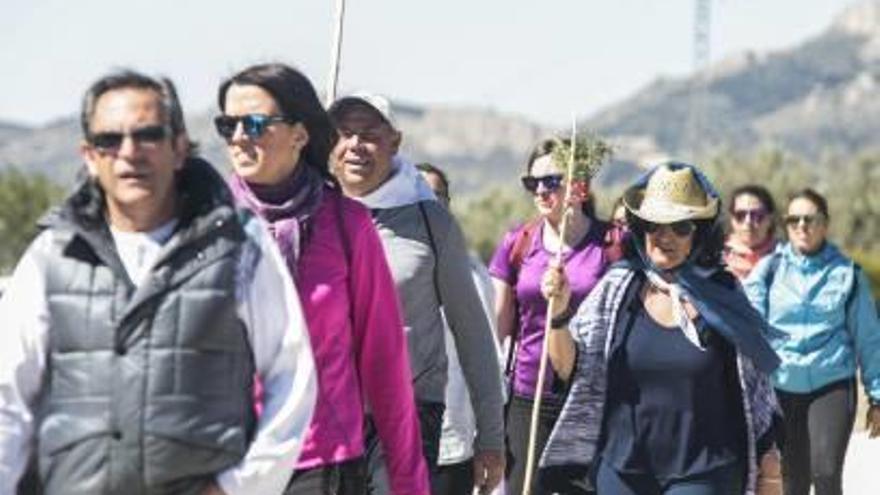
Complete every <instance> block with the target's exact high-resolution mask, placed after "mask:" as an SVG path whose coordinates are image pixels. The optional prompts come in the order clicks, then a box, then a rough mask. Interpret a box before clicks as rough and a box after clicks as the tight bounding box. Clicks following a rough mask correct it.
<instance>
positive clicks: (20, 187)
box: [0, 168, 63, 274]
mask: <svg viewBox="0 0 880 495" xmlns="http://www.w3.org/2000/svg"><path fill="white" fill-rule="evenodd" d="M62 194H63V190H62V189H61V188H60V187H58V186H57V185H55V184H54V183H53V182H52V181H50V180H49V179H48V178H47V177H46V176H45V175H42V174H38V173H25V172H22V171H20V170H18V169H17V168H7V169H4V170H2V171H0V274H2V273H7V272H9V271H10V270H11V269H12V268H13V267H14V266H15V263H16V262H17V261H18V258H19V257H21V255H22V253H23V252H24V250H25V248H26V247H27V245H28V244H29V243H30V242H31V240H32V239H33V238H34V236H35V235H36V234H37V220H38V219H39V218H40V216H41V215H43V213H45V212H46V210H47V209H48V208H49V207H50V206H51V205H52V204H53V203H55V202H57V201H59V200H60V199H61V197H62Z"/></svg>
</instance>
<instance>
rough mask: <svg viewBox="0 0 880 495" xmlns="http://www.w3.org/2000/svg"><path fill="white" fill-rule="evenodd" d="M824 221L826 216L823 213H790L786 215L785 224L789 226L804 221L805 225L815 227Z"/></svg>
mask: <svg viewBox="0 0 880 495" xmlns="http://www.w3.org/2000/svg"><path fill="white" fill-rule="evenodd" d="M824 221H825V217H823V216H822V215H788V216H786V217H785V225H786V226H788V227H794V226H796V225H800V223H801V222H803V223H804V227H813V226H814V225H820V224H821V223H822V222H824Z"/></svg>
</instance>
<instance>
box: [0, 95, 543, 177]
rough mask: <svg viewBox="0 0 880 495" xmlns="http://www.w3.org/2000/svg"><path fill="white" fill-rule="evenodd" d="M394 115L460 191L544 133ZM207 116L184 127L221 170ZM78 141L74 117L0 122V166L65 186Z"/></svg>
mask: <svg viewBox="0 0 880 495" xmlns="http://www.w3.org/2000/svg"><path fill="white" fill-rule="evenodd" d="M395 110H396V111H397V115H398V121H399V125H400V127H401V128H402V129H403V131H404V144H403V148H404V152H405V153H406V154H407V156H411V157H413V158H414V159H416V160H419V161H431V162H433V163H436V164H437V165H440V166H444V167H448V168H449V169H450V170H451V171H452V177H453V179H454V180H455V182H456V188H457V189H458V190H460V191H461V190H464V191H467V190H476V189H481V188H482V186H483V185H485V183H486V182H487V181H491V180H498V177H509V176H511V174H518V173H519V170H520V168H521V166H522V163H523V160H524V159H525V157H526V155H527V153H528V149H529V147H530V146H531V145H532V143H534V142H535V141H537V140H538V139H539V138H540V137H541V136H542V135H543V134H544V133H545V132H547V130H545V129H543V128H541V126H539V125H536V124H534V123H531V122H529V121H528V120H527V119H525V118H521V117H515V116H510V115H505V114H503V113H500V112H496V111H493V110H485V109H475V108H434V107H416V106H401V107H399V108H395ZM213 115H214V113H213V112H204V113H201V114H197V115H195V116H193V117H192V118H191V119H190V120H189V122H188V127H189V130H190V133H191V134H192V136H193V138H194V139H195V140H197V141H198V142H199V143H200V145H201V150H202V154H203V155H204V156H206V157H207V158H208V159H209V160H210V161H211V162H212V163H215V164H217V165H218V166H220V167H221V168H224V169H226V168H227V165H226V164H227V158H226V156H225V153H224V149H223V143H222V142H221V141H220V140H219V139H218V138H217V135H216V133H215V132H214V128H213V124H212V123H211V119H212V118H213ZM80 139H81V134H80V131H79V124H78V122H77V121H76V119H74V118H69V119H63V120H60V121H57V122H53V123H51V124H49V125H47V126H45V127H40V128H33V129H29V128H25V127H22V126H16V125H13V124H6V123H0V166H8V165H16V166H19V167H21V168H23V169H26V170H39V171H42V172H43V173H45V174H47V175H49V176H50V177H53V178H54V179H55V180H57V181H58V182H59V183H62V184H70V183H72V181H73V180H74V178H75V176H76V172H77V169H78V168H79V163H80V159H79V156H78V152H77V146H78V143H79V140H80Z"/></svg>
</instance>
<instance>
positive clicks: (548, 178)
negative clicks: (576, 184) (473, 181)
mask: <svg viewBox="0 0 880 495" xmlns="http://www.w3.org/2000/svg"><path fill="white" fill-rule="evenodd" d="M520 180H522V185H523V187H524V188H525V189H526V191H528V192H530V193H532V194H534V193H535V192H536V191H537V190H538V185H539V184H542V185H543V186H544V190H545V191H549V192H553V191H558V190H559V188H560V187H562V183H563V182H564V181H565V176H563V175H562V174H550V175H541V176H534V175H524V176H522V177H521V178H520Z"/></svg>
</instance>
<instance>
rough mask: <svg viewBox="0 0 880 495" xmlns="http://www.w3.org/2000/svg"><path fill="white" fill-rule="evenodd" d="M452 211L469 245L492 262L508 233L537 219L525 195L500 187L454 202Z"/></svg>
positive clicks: (515, 190) (521, 192)
mask: <svg viewBox="0 0 880 495" xmlns="http://www.w3.org/2000/svg"><path fill="white" fill-rule="evenodd" d="M452 209H453V211H454V213H455V216H456V217H457V218H458V220H459V222H460V223H461V227H462V230H464V235H465V238H466V239H467V240H468V244H469V245H470V247H471V249H474V250H475V251H476V252H477V253H478V254H479V255H480V258H482V259H483V261H488V260H489V258H490V257H491V256H492V253H493V252H494V251H495V247H496V246H497V245H498V243H499V242H501V237H502V236H503V235H504V233H505V232H507V231H508V230H509V229H511V228H512V227H513V226H514V225H516V224H518V223H522V222H525V221H527V220H528V219H530V218H532V217H533V216H534V215H535V209H534V206H533V205H532V202H531V200H530V199H529V197H528V196H527V195H526V194H525V192H523V191H522V189H520V188H515V187H510V186H508V187H498V186H496V187H493V188H491V189H489V190H487V191H485V192H484V193H482V194H480V195H478V196H475V197H471V198H464V199H463V201H461V202H457V201H456V202H453V203H452Z"/></svg>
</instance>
